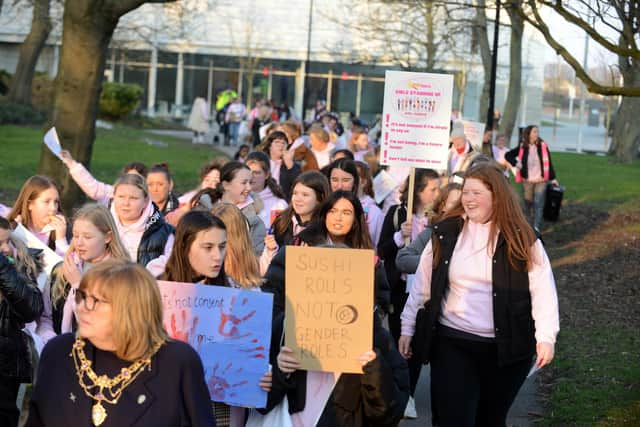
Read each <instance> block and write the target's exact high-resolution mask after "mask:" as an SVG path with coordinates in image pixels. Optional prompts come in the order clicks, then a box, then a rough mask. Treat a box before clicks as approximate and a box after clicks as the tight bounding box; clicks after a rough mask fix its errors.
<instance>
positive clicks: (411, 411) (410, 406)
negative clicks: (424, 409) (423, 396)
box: [404, 396, 418, 419]
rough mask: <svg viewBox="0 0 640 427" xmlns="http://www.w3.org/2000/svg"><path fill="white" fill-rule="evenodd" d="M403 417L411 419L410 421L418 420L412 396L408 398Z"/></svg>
mask: <svg viewBox="0 0 640 427" xmlns="http://www.w3.org/2000/svg"><path fill="white" fill-rule="evenodd" d="M404 417H405V418H411V419H416V418H418V413H417V412H416V402H415V400H413V397H412V396H409V401H408V402H407V407H406V408H404Z"/></svg>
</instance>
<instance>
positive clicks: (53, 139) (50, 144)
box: [44, 127, 62, 160]
mask: <svg viewBox="0 0 640 427" xmlns="http://www.w3.org/2000/svg"><path fill="white" fill-rule="evenodd" d="M44 145H46V146H47V148H48V149H49V150H51V152H52V153H53V154H54V156H56V157H57V158H59V159H60V160H62V156H61V155H60V151H62V147H61V146H60V140H59V139H58V133H57V132H56V128H55V127H52V128H51V129H49V131H48V132H47V133H46V134H45V135H44Z"/></svg>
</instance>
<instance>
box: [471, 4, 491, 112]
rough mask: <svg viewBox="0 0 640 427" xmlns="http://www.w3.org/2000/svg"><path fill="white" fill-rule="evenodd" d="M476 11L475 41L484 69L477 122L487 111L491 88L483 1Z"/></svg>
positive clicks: (489, 55) (488, 48) (489, 53)
mask: <svg viewBox="0 0 640 427" xmlns="http://www.w3.org/2000/svg"><path fill="white" fill-rule="evenodd" d="M477 3H478V8H477V9H476V18H475V28H474V31H475V32H476V40H477V42H478V47H479V48H480V58H481V59H482V68H483V69H484V82H483V83H482V92H481V93H480V101H479V105H478V120H479V121H484V120H485V118H486V116H487V110H488V109H489V87H490V86H491V81H490V80H491V48H490V47H489V37H488V36H487V14H486V9H485V8H486V2H485V0H478V2H477Z"/></svg>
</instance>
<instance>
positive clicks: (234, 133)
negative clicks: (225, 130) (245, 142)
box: [229, 122, 240, 145]
mask: <svg viewBox="0 0 640 427" xmlns="http://www.w3.org/2000/svg"><path fill="white" fill-rule="evenodd" d="M239 129H240V122H229V139H230V140H231V145H238V130H239Z"/></svg>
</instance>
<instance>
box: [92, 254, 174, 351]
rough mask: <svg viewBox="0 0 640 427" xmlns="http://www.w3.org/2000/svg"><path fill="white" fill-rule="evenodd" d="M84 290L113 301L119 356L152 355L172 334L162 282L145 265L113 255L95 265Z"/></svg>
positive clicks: (111, 303)
mask: <svg viewBox="0 0 640 427" xmlns="http://www.w3.org/2000/svg"><path fill="white" fill-rule="evenodd" d="M79 289H80V290H82V291H85V292H87V293H96V292H97V293H98V294H99V295H100V296H101V297H102V298H104V299H105V300H107V301H108V302H109V304H110V305H111V310H112V313H113V323H112V327H113V332H112V336H113V343H114V344H115V348H116V350H115V354H116V356H118V358H120V359H122V360H127V361H133V360H137V359H140V358H144V357H151V356H152V355H153V354H154V352H155V351H156V350H157V349H158V348H159V347H160V346H161V345H162V344H163V343H164V342H166V341H167V340H168V339H169V337H168V336H167V333H166V331H165V330H164V328H163V326H162V298H161V296H160V290H159V289H158V283H157V282H156V280H155V279H154V278H153V276H152V275H151V274H150V273H149V272H148V271H147V270H146V269H145V268H144V267H142V266H141V265H138V264H135V263H133V262H130V261H124V260H116V259H109V260H106V261H104V262H101V263H100V264H99V265H96V266H95V267H93V268H91V269H90V270H89V271H87V273H86V274H85V275H84V276H83V277H82V280H81V281H80V287H79Z"/></svg>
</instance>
